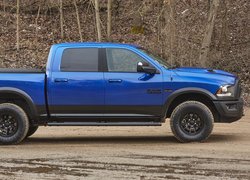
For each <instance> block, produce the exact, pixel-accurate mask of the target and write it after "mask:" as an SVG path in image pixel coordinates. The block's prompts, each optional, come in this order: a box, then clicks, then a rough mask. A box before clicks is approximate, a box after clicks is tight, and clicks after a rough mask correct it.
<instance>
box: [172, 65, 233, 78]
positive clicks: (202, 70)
mask: <svg viewBox="0 0 250 180" xmlns="http://www.w3.org/2000/svg"><path fill="white" fill-rule="evenodd" d="M175 71H176V72H177V73H178V72H190V73H205V74H217V75H224V76H230V77H235V75H233V74H231V73H228V72H226V71H222V70H217V69H209V68H194V67H180V68H176V69H175Z"/></svg>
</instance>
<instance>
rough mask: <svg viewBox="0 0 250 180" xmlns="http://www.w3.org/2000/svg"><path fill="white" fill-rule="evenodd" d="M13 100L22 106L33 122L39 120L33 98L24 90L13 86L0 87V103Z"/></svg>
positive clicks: (12, 101)
mask: <svg viewBox="0 0 250 180" xmlns="http://www.w3.org/2000/svg"><path fill="white" fill-rule="evenodd" d="M4 102H11V103H14V104H16V105H18V106H20V107H21V108H22V109H23V110H24V111H25V112H26V114H27V116H28V117H29V119H30V120H31V123H34V122H35V121H36V120H37V110H36V107H35V104H34V102H33V100H32V98H31V97H30V96H29V95H28V94H27V93H26V92H24V91H23V90H21V89H18V88H13V87H1V88H0V103H4Z"/></svg>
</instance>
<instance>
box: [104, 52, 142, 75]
mask: <svg viewBox="0 0 250 180" xmlns="http://www.w3.org/2000/svg"><path fill="white" fill-rule="evenodd" d="M138 62H146V61H145V60H144V59H143V58H142V57H140V56H139V55H137V54H136V53H134V52H132V51H129V50H126V49H111V48H108V49H107V63H108V71H109V72H137V63H138Z"/></svg>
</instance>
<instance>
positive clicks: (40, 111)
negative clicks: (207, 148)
mask: <svg viewBox="0 0 250 180" xmlns="http://www.w3.org/2000/svg"><path fill="white" fill-rule="evenodd" d="M240 91H241V90H240V83H239V79H238V78H237V77H236V76H234V75H233V74H230V73H227V72H225V71H221V70H214V69H206V68H188V67H180V68H176V67H171V66H170V65H169V64H168V63H167V62H166V61H164V60H162V59H161V58H159V57H157V56H155V55H153V54H152V53H150V52H149V51H147V50H146V49H143V48H141V47H139V46H136V45H129V44H115V43H63V44H56V45H53V46H52V47H51V49H50V52H49V56H48V62H47V67H46V72H42V71H40V70H32V69H31V70H22V69H1V70H0V143H1V144H17V143H20V142H21V141H22V140H24V139H25V138H27V137H29V136H31V135H32V134H33V133H35V131H36V130H37V128H38V127H39V126H160V125H161V124H162V123H164V122H165V120H166V118H170V126H171V129H172V132H173V134H174V136H175V137H176V138H177V139H178V140H179V141H180V142H192V141H198V142H200V141H204V140H206V139H207V138H208V137H209V135H210V134H211V132H212V129H213V124H214V122H225V123H230V122H233V121H236V120H239V119H240V118H241V117H242V115H243V102H242V99H241V98H240Z"/></svg>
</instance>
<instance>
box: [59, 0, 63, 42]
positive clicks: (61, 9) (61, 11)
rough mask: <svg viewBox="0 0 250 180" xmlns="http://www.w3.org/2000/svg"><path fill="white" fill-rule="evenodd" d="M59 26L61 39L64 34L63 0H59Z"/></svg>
mask: <svg viewBox="0 0 250 180" xmlns="http://www.w3.org/2000/svg"><path fill="white" fill-rule="evenodd" d="M59 11H60V27H61V38H62V39H63V37H64V34H63V0H60V8H59Z"/></svg>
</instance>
